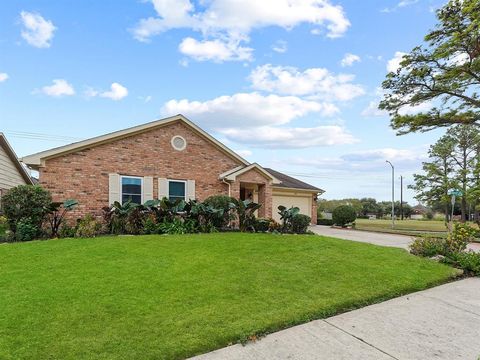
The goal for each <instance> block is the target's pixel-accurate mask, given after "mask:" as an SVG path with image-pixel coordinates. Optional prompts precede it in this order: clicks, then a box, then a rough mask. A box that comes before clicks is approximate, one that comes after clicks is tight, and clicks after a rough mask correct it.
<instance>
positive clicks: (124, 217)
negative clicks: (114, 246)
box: [103, 201, 139, 235]
mask: <svg viewBox="0 0 480 360" xmlns="http://www.w3.org/2000/svg"><path fill="white" fill-rule="evenodd" d="M138 206H139V205H138V204H135V203H132V202H131V201H126V202H125V203H124V204H120V203H119V202H118V201H115V202H114V203H113V204H112V205H111V206H110V207H104V208H103V211H104V215H103V218H104V221H105V225H106V227H107V231H108V232H109V233H110V234H115V235H119V234H127V233H128V232H127V230H131V228H132V227H134V226H135V224H132V223H131V224H129V216H130V214H131V213H132V212H133V211H134V210H135V209H136V208H137V207H138ZM127 227H128V228H129V229H127Z"/></svg>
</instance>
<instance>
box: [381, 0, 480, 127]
mask: <svg viewBox="0 0 480 360" xmlns="http://www.w3.org/2000/svg"><path fill="white" fill-rule="evenodd" d="M437 18H438V24H437V26H436V27H435V29H434V30H432V31H431V32H430V33H428V34H427V35H426V36H425V44H423V45H420V46H417V47H415V48H414V49H413V50H412V51H411V52H410V53H409V54H407V55H405V56H404V57H403V59H402V61H401V63H400V67H399V68H398V69H397V70H396V71H395V72H391V73H389V74H388V75H387V78H386V80H385V81H384V82H383V89H384V91H385V95H384V98H383V100H382V101H381V102H380V106H379V107H380V109H383V110H387V111H388V112H389V114H390V116H391V126H392V127H393V128H394V129H395V130H397V131H398V133H399V134H405V133H409V132H415V131H428V130H431V129H434V128H437V127H443V126H450V125H452V124H477V125H478V124H480V95H479V94H478V90H479V87H480V1H478V0H451V1H449V2H448V3H447V4H446V5H445V6H444V7H443V8H441V9H440V10H438V11H437ZM412 107H416V108H414V109H415V110H420V109H424V110H423V111H418V112H417V111H414V110H413V109H412Z"/></svg>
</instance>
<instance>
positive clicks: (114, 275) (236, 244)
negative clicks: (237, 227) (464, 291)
mask: <svg viewBox="0 0 480 360" xmlns="http://www.w3.org/2000/svg"><path fill="white" fill-rule="evenodd" d="M0 258H1V259H2V261H1V263H0V274H1V276H0V293H1V296H0V309H1V311H0V358H1V359H119V358H123V359H180V358H185V357H188V356H193V355H195V354H200V353H204V352H207V351H209V350H213V349H216V348H220V347H223V346H226V345H228V344H231V343H235V342H238V341H242V340H245V339H247V338H248V337H249V336H251V335H255V334H256V335H259V334H264V333H268V332H273V331H276V330H279V329H282V328H286V327H289V326H292V325H295V324H299V323H303V322H306V321H309V320H311V319H316V318H322V317H327V316H330V315H332V314H335V313H338V312H342V311H346V310H349V309H353V308H356V307H361V306H365V305H367V304H370V303H373V302H378V301H381V300H385V299H388V298H392V297H396V296H399V295H402V294H406V293H409V292H412V291H416V290H421V289H424V288H426V287H429V286H433V285H435V284H439V283H442V282H446V281H448V280H449V279H451V278H453V277H454V276H455V274H456V271H455V270H454V269H452V268H450V267H447V266H445V265H441V264H437V263H435V262H432V261H430V260H426V259H422V258H418V257H414V256H412V255H409V254H408V253H407V252H405V251H403V250H401V249H394V248H386V247H377V246H373V245H369V244H362V243H355V242H349V241H344V240H338V239H332V238H324V237H320V236H312V235H311V236H295V235H289V236H279V235H269V234H241V233H228V234H225V233H217V234H205V235H182V236H158V235H155V236H154V235H152V236H137V237H127V236H125V237H101V238H96V239H63V240H49V241H34V242H29V243H16V244H4V245H0Z"/></svg>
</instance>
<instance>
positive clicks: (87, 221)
mask: <svg viewBox="0 0 480 360" xmlns="http://www.w3.org/2000/svg"><path fill="white" fill-rule="evenodd" d="M101 230H102V224H101V223H99V222H98V221H97V220H96V219H95V218H94V217H93V215H92V214H87V215H85V216H84V217H83V218H82V219H79V220H78V222H77V231H76V233H75V236H76V237H87V238H88V237H95V236H97V235H99V234H100V233H101Z"/></svg>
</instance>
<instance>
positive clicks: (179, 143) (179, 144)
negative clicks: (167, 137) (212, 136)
mask: <svg viewBox="0 0 480 360" xmlns="http://www.w3.org/2000/svg"><path fill="white" fill-rule="evenodd" d="M171 143H172V146H173V148H174V149H175V150H178V151H182V150H185V148H186V147H187V141H186V140H185V139H184V138H183V137H181V136H180V135H175V136H174V137H172V140H171Z"/></svg>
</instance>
